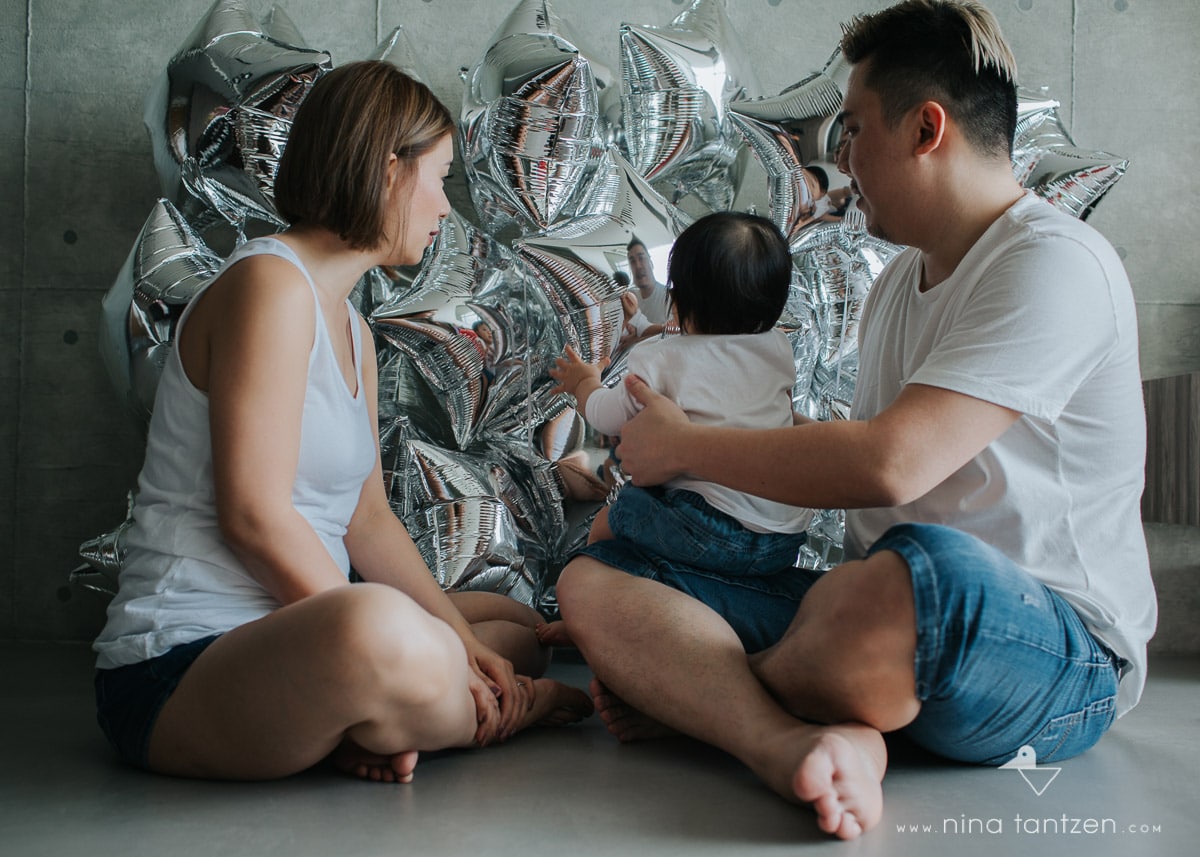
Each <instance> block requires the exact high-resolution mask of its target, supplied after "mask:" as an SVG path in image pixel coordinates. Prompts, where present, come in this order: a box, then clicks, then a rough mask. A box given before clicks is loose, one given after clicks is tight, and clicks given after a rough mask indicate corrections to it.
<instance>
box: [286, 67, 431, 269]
mask: <svg viewBox="0 0 1200 857" xmlns="http://www.w3.org/2000/svg"><path fill="white" fill-rule="evenodd" d="M453 130H454V121H453V119H452V118H451V116H450V112H449V111H448V110H447V109H446V108H445V106H444V105H443V104H442V103H441V102H440V101H438V100H437V98H436V97H435V96H434V94H433V93H432V92H430V91H429V88H428V87H427V86H425V84H423V83H420V82H418V81H416V80H413V79H412V78H411V77H409V76H408V75H406V74H404V73H403V72H402V71H400V70H399V69H398V68H396V67H395V66H394V65H392V64H391V63H388V62H382V61H364V62H354V63H348V64H347V65H344V66H340V67H338V68H335V69H334V70H333V71H331V72H329V73H328V74H326V75H324V76H323V77H321V78H320V79H319V80H318V81H317V82H316V84H315V85H314V86H313V88H312V90H311V91H310V92H309V93H308V96H307V97H306V98H305V99H304V101H303V102H301V104H300V109H299V110H298V111H297V112H296V118H295V121H294V122H293V123H292V130H291V133H290V134H289V135H288V141H287V145H286V147H285V148H284V150H283V156H282V157H281V158H280V159H279V171H278V173H277V174H276V176H275V207H276V209H277V210H278V211H279V214H280V216H281V217H283V219H284V220H286V221H287V222H288V223H289V224H291V225H292V226H300V225H305V226H320V227H323V228H325V229H328V230H330V231H331V232H334V233H336V234H337V235H338V236H340V237H341V238H342V240H344V241H346V242H347V243H348V244H349V245H350V246H351V247H352V248H354V249H356V250H372V249H375V248H376V247H378V246H379V245H380V244H382V243H383V241H384V239H385V238H386V233H385V217H384V205H383V202H384V188H385V187H386V182H387V167H388V161H389V160H390V156H391V155H392V154H393V153H394V154H395V155H396V156H397V158H399V162H400V172H399V175H398V176H397V178H398V179H399V185H398V186H399V187H402V188H403V187H407V186H408V184H409V182H410V181H411V177H412V175H413V173H414V171H415V168H416V162H417V159H418V158H420V157H421V156H422V155H423V154H425V153H426V152H428V151H429V150H430V149H432V148H433V147H434V146H436V145H437V144H438V142H440V141H441V140H442V138H444V137H445V136H446V135H447V134H450V133H452V132H453Z"/></svg>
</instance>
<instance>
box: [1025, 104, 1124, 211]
mask: <svg viewBox="0 0 1200 857" xmlns="http://www.w3.org/2000/svg"><path fill="white" fill-rule="evenodd" d="M1017 103H1018V109H1017V131H1016V134H1015V135H1014V137H1013V173H1014V174H1015V175H1016V177H1017V180H1018V181H1019V182H1021V184H1022V185H1023V186H1025V187H1027V188H1032V189H1033V192H1034V193H1036V194H1037V195H1038V196H1040V197H1042V198H1043V199H1045V200H1047V201H1049V202H1050V203H1051V204H1052V205H1054V206H1055V207H1057V208H1060V209H1062V210H1063V211H1065V212H1067V213H1068V214H1071V215H1074V216H1075V217H1078V218H1079V219H1080V220H1086V219H1087V217H1088V215H1089V214H1091V213H1092V211H1093V210H1094V209H1095V208H1096V206H1097V205H1098V204H1099V203H1100V199H1101V198H1102V197H1103V196H1104V195H1105V194H1106V193H1108V192H1109V191H1110V190H1112V188H1113V186H1114V185H1115V184H1116V183H1117V182H1118V181H1119V180H1120V179H1121V176H1123V175H1125V170H1126V168H1127V167H1128V166H1129V161H1128V159H1126V158H1123V157H1121V156H1119V155H1113V154H1110V153H1108V152H1099V151H1090V150H1087V149H1081V148H1079V147H1077V146H1076V145H1075V143H1074V142H1073V141H1072V140H1071V136H1070V135H1069V134H1068V133H1067V129H1066V128H1064V127H1063V124H1062V120H1061V119H1060V118H1059V116H1058V108H1059V103H1058V102H1057V101H1054V100H1053V99H1050V98H1047V97H1046V96H1045V94H1044V93H1034V92H1029V91H1021V92H1019V93H1018V102H1017Z"/></svg>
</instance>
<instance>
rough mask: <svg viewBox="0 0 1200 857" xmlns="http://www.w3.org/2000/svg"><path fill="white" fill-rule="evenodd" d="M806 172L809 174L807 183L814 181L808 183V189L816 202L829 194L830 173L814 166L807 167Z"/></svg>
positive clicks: (806, 178)
mask: <svg viewBox="0 0 1200 857" xmlns="http://www.w3.org/2000/svg"><path fill="white" fill-rule="evenodd" d="M804 172H805V173H807V174H808V175H807V176H805V180H806V181H807V180H808V179H809V178H811V179H812V181H809V182H808V189H809V191H810V192H811V193H812V198H813V199H814V200H818V199H820V198H821V197H823V196H824V195H825V194H826V193H828V192H829V173H827V172H825V170H824V169H823V168H821V167H818V166H816V165H815V164H813V165H810V166H807V167H805V168H804Z"/></svg>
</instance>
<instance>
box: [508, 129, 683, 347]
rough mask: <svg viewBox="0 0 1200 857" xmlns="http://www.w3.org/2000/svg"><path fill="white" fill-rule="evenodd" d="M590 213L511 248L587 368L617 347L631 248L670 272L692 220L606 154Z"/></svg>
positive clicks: (623, 162) (612, 154) (624, 164)
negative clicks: (637, 244)
mask: <svg viewBox="0 0 1200 857" xmlns="http://www.w3.org/2000/svg"><path fill="white" fill-rule="evenodd" d="M591 191H592V196H591V198H590V199H589V201H588V208H587V211H588V212H589V213H587V214H585V215H582V216H579V217H576V218H574V219H572V220H570V221H567V222H566V223H564V224H562V225H560V226H556V227H554V228H552V229H548V230H545V231H543V232H540V233H538V234H535V235H531V236H528V237H526V238H523V239H520V240H518V241H516V242H515V243H514V248H515V249H516V251H517V254H518V256H519V257H520V258H521V259H522V260H523V261H524V262H525V263H526V264H527V265H528V267H529V269H530V271H531V272H532V273H533V276H534V278H535V280H536V281H537V283H538V284H539V286H540V287H541V288H542V289H543V290H544V292H545V294H546V295H547V297H548V298H549V300H550V303H551V304H552V305H553V306H554V309H555V310H556V311H557V312H558V314H559V319H560V321H561V323H562V326H563V328H564V330H565V331H566V338H567V341H568V342H570V343H571V344H572V345H573V346H575V347H576V349H577V350H578V352H579V354H580V356H581V357H582V358H583V359H584V360H586V361H588V362H598V361H600V360H601V359H605V358H608V357H611V356H612V354H613V351H614V349H615V347H616V344H617V342H618V341H619V335H620V329H621V324H622V321H623V314H622V311H621V301H620V297H621V294H622V292H624V291H625V286H623V285H621V283H620V278H618V277H615V276H614V275H616V274H618V273H619V274H621V275H622V277H623V278H624V281H625V282H629V271H630V267H629V260H628V247H629V244H630V242H632V241H633V240H634V239H637V241H638V242H640V243H641V244H642V245H643V246H644V247H645V248H646V251H647V253H648V254H649V256H650V259H651V262H652V265H653V267H654V268H655V269H657V270H660V271H665V270H666V264H667V257H668V255H669V254H670V251H671V246H672V245H673V244H674V242H675V238H676V237H677V236H678V235H679V233H680V232H682V231H683V229H685V228H686V227H687V225H688V224H689V222H690V218H689V217H688V216H687V215H686V214H684V213H683V212H682V211H681V210H680V209H678V208H676V207H675V206H674V205H672V204H671V203H669V202H667V201H666V200H665V199H663V197H662V196H661V195H660V194H659V193H658V192H657V191H655V190H654V188H653V187H651V185H650V183H649V182H647V181H646V180H645V179H644V178H642V177H641V175H640V174H639V173H638V171H637V170H636V169H634V167H633V166H632V165H631V164H630V163H629V162H628V161H626V160H625V159H624V158H623V157H622V156H621V155H620V154H619V153H617V152H616V151H614V150H611V149H610V150H609V152H608V154H607V156H606V160H605V161H604V163H603V164H602V166H601V168H600V170H599V171H598V175H597V179H596V181H594V182H593V184H592V188H591Z"/></svg>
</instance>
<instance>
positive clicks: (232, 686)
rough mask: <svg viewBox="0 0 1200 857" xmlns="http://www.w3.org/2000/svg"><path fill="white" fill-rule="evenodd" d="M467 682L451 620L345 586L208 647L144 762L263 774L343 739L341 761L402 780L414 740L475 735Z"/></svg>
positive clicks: (458, 740) (381, 593)
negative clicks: (449, 621)
mask: <svg viewBox="0 0 1200 857" xmlns="http://www.w3.org/2000/svg"><path fill="white" fill-rule="evenodd" d="M467 682H468V666H467V659H466V654H465V651H464V649H463V647H462V643H461V642H460V641H459V639H458V636H457V635H456V634H455V633H454V631H453V630H452V629H451V628H450V627H449V626H448V625H446V624H445V623H444V622H441V621H440V620H438V619H435V618H434V617H432V616H430V615H429V614H428V613H426V612H425V611H424V610H422V609H421V608H420V607H419V606H418V605H417V604H416V603H415V602H413V601H412V600H411V599H410V598H408V596H406V595H404V594H403V593H401V592H399V591H398V590H395V589H392V588H390V587H386V586H380V585H375V584H356V585H354V586H346V587H341V588H338V589H335V590H330V591H328V592H324V593H321V594H319V595H315V596H312V597H311V598H306V599H304V600H303V601H299V602H297V603H295V604H291V605H288V606H287V607H283V608H280V609H279V610H277V611H275V612H274V613H272V614H270V615H269V616H266V617H264V618H262V619H260V620H258V621H255V622H251V623H249V624H247V625H244V626H242V627H240V628H236V629H234V630H233V631H230V632H229V633H227V634H225V635H224V636H222V637H221V638H220V639H219V640H217V641H216V642H215V643H213V644H212V645H211V646H209V648H208V649H206V650H205V651H204V653H203V654H201V655H200V657H199V658H197V660H196V662H195V663H194V664H193V665H192V667H191V668H190V669H189V670H188V671H187V673H186V674H185V675H184V677H183V680H182V681H181V682H180V684H179V687H178V688H177V689H176V691H175V692H174V693H173V694H172V695H171V697H170V698H169V699H168V700H167V703H166V705H165V706H164V707H163V710H162V713H161V714H160V716H159V718H158V721H157V723H156V725H155V728H154V732H153V734H152V736H151V741H150V767H151V768H152V769H154V770H156V771H160V772H162V773H169V774H176V775H181V776H193V777H206V778H218V779H270V778H275V777H282V776H287V775H289V774H293V773H296V772H298V771H302V770H304V769H306V768H309V767H311V766H312V765H314V764H316V763H318V762H320V761H321V760H322V759H324V758H326V757H327V756H330V754H331V753H333V752H334V751H335V750H338V749H339V748H341V750H340V751H339V757H340V759H339V761H341V762H342V766H343V767H344V768H346V767H350V766H353V767H359V766H360V765H361V766H362V769H363V770H360V771H359V772H360V774H361V773H363V771H364V770H365V771H366V772H367V775H371V774H374V775H375V776H374V777H373V778H377V779H389V780H403V779H407V774H409V773H411V770H412V766H413V765H415V763H416V756H415V753H414V751H418V750H433V749H440V748H444V747H466V746H469V745H470V744H471V742H472V740H473V738H474V734H475V729H476V717H475V704H474V701H473V699H472V697H471V694H470V691H469V690H468V685H467ZM347 752H348V753H349V758H347V756H346V754H347ZM355 754H358V755H359V757H360V760H361V761H355V759H354V756H355ZM373 760H374V761H373ZM378 760H384V761H383V762H380V761H378ZM388 768H390V769H391V773H390V774H389V773H388V770H387V769H388Z"/></svg>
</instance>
